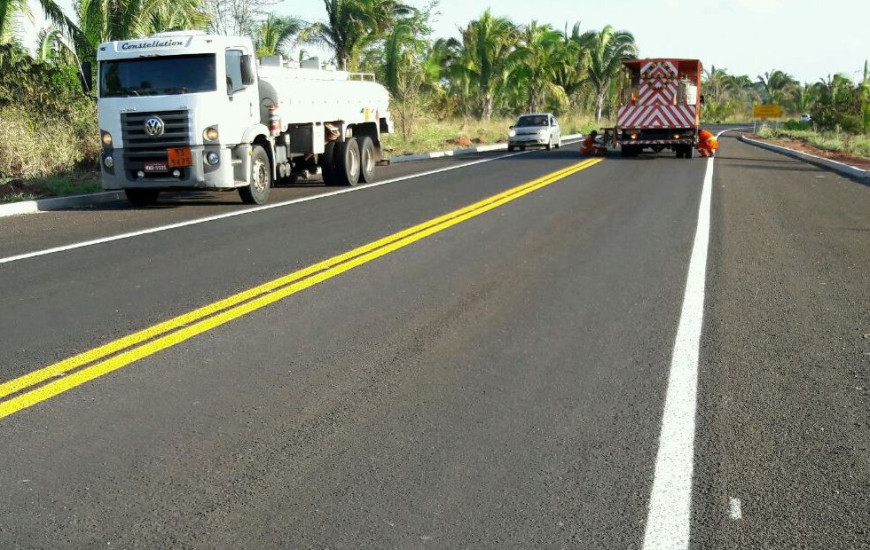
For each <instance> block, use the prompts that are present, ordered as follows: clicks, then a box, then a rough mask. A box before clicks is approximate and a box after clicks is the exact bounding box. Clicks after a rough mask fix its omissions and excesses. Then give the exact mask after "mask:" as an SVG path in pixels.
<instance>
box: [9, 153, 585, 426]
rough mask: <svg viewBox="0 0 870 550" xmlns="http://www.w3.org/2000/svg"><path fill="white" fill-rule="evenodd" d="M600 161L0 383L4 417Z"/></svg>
mask: <svg viewBox="0 0 870 550" xmlns="http://www.w3.org/2000/svg"><path fill="white" fill-rule="evenodd" d="M599 162H601V159H590V160H586V161H583V162H580V163H578V164H575V165H573V166H569V167H568V168H565V169H563V170H559V171H557V172H554V173H552V174H548V175H546V176H544V177H541V178H538V179H536V180H534V181H531V182H528V183H526V184H523V185H520V186H518V187H514V188H512V189H509V190H507V191H505V192H503V193H499V194H497V195H493V196H491V197H489V198H486V199H484V200H482V201H480V202H476V203H474V204H472V205H469V206H466V207H465V208H461V209H459V210H456V211H454V212H450V213H449V214H445V215H443V216H439V217H437V218H434V219H432V220H429V221H427V222H424V223H421V224H419V225H415V226H414V227H410V228H408V229H405V230H404V231H400V232H398V233H394V234H392V235H389V236H387V237H384V238H382V239H379V240H377V241H374V242H371V243H369V244H367V245H364V246H361V247H359V248H355V249H353V250H351V251H349V252H345V253H343V254H339V255H338V256H334V257H332V258H329V259H328V260H324V261H322V262H319V263H316V264H314V265H311V266H308V267H306V268H303V269H300V270H299V271H295V272H293V273H290V274H289V275H285V276H283V277H279V278H277V279H274V280H272V281H269V282H267V283H264V284H262V285H259V286H257V287H254V288H251V289H249V290H245V291H243V292H239V293H238V294H234V295H232V296H229V297H228V298H224V299H223V300H220V301H217V302H214V303H212V304H209V305H207V306H204V307H201V308H198V309H195V310H193V311H190V312H188V313H184V314H183V315H179V316H177V317H173V318H172V319H169V320H168V321H163V322H162V323H158V324H156V325H154V326H151V327H148V328H146V329H144V330H140V331H139V332H135V333H133V334H130V335H128V336H124V337H123V338H119V339H117V340H114V341H112V342H109V343H108V344H105V345H102V346H99V347H97V348H94V349H92V350H89V351H86V352H84V353H80V354H78V355H75V356H73V357H70V358H68V359H64V360H63V361H59V362H57V363H54V364H53V365H49V366H47V367H44V368H42V369H39V370H37V371H34V372H31V373H29V374H26V375H24V376H21V377H19V378H15V379H13V380H10V381H8V382H4V383H2V384H0V418H5V417H7V416H9V415H11V414H14V413H16V412H18V411H20V410H22V409H26V408H28V407H31V406H33V405H35V404H37V403H39V402H41V401H45V400H46V399H50V398H51V397H54V396H56V395H58V394H61V393H63V392H66V391H68V390H70V389H72V388H75V387H76V386H80V385H82V384H84V383H86V382H89V381H91V380H93V379H95V378H99V377H100V376H103V375H106V374H108V373H110V372H112V371H115V370H118V369H120V368H122V367H125V366H127V365H129V364H131V363H133V362H135V361H138V360H139V359H143V358H145V357H148V356H149V355H153V354H155V353H157V352H159V351H161V350H164V349H167V348H170V347H172V346H175V345H177V344H180V343H181V342H184V341H185V340H187V339H189V338H192V337H194V336H196V335H198V334H202V333H203V332H206V331H209V330H211V329H213V328H215V327H219V326H221V325H223V324H225V323H228V322H229V321H232V320H234V319H237V318H239V317H242V316H243V315H246V314H248V313H251V312H252V311H256V310H258V309H260V308H262V307H265V306H267V305H269V304H272V303H274V302H277V301H279V300H282V299H284V298H286V297H288V296H291V295H293V294H296V293H297V292H299V291H301V290H304V289H306V288H309V287H311V286H314V285H316V284H317V283H320V282H322V281H325V280H327V279H330V278H332V277H335V276H336V275H339V274H341V273H344V272H345V271H349V270H351V269H353V268H355V267H358V266H360V265H363V264H365V263H368V262H370V261H372V260H374V259H377V258H379V257H381V256H384V255H386V254H389V253H390V252H393V251H395V250H398V249H400V248H403V247H405V246H408V245H409V244H412V243H414V242H416V241H419V240H421V239H424V238H426V237H428V236H430V235H432V234H434V233H438V232H439V231H443V230H445V229H447V228H448V227H451V226H454V225H456V224H459V223H462V222H464V221H466V220H469V219H471V218H474V217H475V216H479V215H481V214H483V213H484V212H488V211H490V210H493V209H495V208H498V207H499V206H502V205H504V204H507V203H508V202H510V201H513V200H516V199H518V198H519V197H522V196H523V195H526V194H527V193H531V192H532V191H535V190H537V189H540V188H542V187H544V186H546V185H550V184H551V183H554V182H556V181H559V180H561V179H564V178H566V177H568V176H570V175H572V174H575V173H577V172H579V171H580V170H583V169H585V168H588V167H590V166H593V165H595V164H597V163H599Z"/></svg>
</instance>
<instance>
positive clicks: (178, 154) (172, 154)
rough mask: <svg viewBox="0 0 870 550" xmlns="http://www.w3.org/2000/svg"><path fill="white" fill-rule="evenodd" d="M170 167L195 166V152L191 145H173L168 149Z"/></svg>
mask: <svg viewBox="0 0 870 550" xmlns="http://www.w3.org/2000/svg"><path fill="white" fill-rule="evenodd" d="M166 156H167V157H168V158H169V167H170V168H182V167H184V166H193V154H192V153H191V152H190V147H172V148H169V149H167V150H166Z"/></svg>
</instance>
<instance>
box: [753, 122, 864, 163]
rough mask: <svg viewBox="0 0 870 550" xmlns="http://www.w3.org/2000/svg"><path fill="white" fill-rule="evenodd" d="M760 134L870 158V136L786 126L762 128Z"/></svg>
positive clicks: (824, 149) (765, 136) (768, 137)
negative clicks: (822, 131)
mask: <svg viewBox="0 0 870 550" xmlns="http://www.w3.org/2000/svg"><path fill="white" fill-rule="evenodd" d="M758 135H759V136H761V137H763V138H766V139H775V140H780V141H802V142H804V143H807V144H809V145H812V146H814V147H817V148H819V149H821V150H823V151H834V152H840V153H850V154H853V155H858V156H861V157H865V158H870V137H868V136H861V135H853V134H846V133H843V132H840V133H821V132H814V131H812V130H786V129H784V128H770V127H765V128H762V129H761V130H760V131H759V132H758Z"/></svg>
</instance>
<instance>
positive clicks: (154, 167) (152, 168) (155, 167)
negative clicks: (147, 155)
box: [145, 162, 169, 172]
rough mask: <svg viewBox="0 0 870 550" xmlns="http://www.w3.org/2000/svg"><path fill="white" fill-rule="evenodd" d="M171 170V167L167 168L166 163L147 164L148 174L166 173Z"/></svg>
mask: <svg viewBox="0 0 870 550" xmlns="http://www.w3.org/2000/svg"><path fill="white" fill-rule="evenodd" d="M168 170H169V167H168V166H166V163H165V162H146V163H145V171H146V172H166V171H168Z"/></svg>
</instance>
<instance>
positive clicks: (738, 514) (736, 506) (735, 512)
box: [729, 498, 743, 521]
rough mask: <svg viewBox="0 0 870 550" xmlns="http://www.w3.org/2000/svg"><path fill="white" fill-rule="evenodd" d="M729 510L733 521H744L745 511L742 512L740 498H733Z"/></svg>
mask: <svg viewBox="0 0 870 550" xmlns="http://www.w3.org/2000/svg"><path fill="white" fill-rule="evenodd" d="M729 508H730V511H731V514H730V515H731V519H733V520H735V521H736V520H739V519H743V510H742V507H741V506H740V499H739V498H732V499H731V503H730V506H729Z"/></svg>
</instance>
